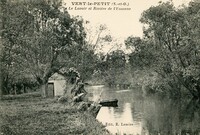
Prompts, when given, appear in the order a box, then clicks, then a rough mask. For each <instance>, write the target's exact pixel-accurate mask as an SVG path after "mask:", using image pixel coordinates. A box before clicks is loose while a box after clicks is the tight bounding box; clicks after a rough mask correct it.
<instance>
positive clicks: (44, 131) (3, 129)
mask: <svg viewBox="0 0 200 135" xmlns="http://www.w3.org/2000/svg"><path fill="white" fill-rule="evenodd" d="M36 95H37V94H35V95H34V96H31V95H26V96H18V97H14V96H10V97H4V99H3V100H2V101H0V134H2V135H78V134H83V135H98V134H99V135H104V134H108V133H107V131H106V130H105V129H104V127H103V125H102V124H100V123H99V122H98V121H97V120H96V119H95V118H94V117H92V116H91V115H90V114H87V113H84V112H79V111H77V109H76V108H75V107H73V106H71V105H70V104H61V103H58V102H57V101H56V100H55V99H42V98H41V97H38V96H36Z"/></svg>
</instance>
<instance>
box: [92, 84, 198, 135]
mask: <svg viewBox="0 0 200 135" xmlns="http://www.w3.org/2000/svg"><path fill="white" fill-rule="evenodd" d="M91 90H92V92H93V93H94V95H93V96H94V97H96V98H97V97H100V98H101V99H109V98H117V99H118V100H119V104H118V105H119V107H117V108H116V107H115V108H114V107H102V108H101V110H100V111H99V114H98V115H97V120H99V121H100V122H102V123H103V124H104V125H105V126H106V128H107V129H108V130H109V131H110V132H111V133H113V134H121V135H123V134H126V135H129V134H131V135H200V102H199V101H197V100H188V99H184V100H169V99H158V98H156V97H147V98H142V96H141V95H140V94H138V93H137V91H136V90H122V91H120V90H115V89H109V88H105V87H98V88H95V89H94V88H92V89H91ZM101 91H103V92H102V93H101ZM100 93H101V96H99V95H98V94H100Z"/></svg>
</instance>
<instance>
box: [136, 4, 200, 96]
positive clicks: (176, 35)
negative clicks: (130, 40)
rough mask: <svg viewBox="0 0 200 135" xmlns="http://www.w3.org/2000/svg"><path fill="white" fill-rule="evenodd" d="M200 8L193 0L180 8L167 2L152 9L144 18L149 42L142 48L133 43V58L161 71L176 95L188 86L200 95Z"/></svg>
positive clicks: (195, 93) (187, 88)
mask: <svg viewBox="0 0 200 135" xmlns="http://www.w3.org/2000/svg"><path fill="white" fill-rule="evenodd" d="M199 7H200V4H199V3H198V2H191V3H190V4H189V6H188V7H183V8H181V9H176V8H175V7H174V6H173V4H172V3H170V2H167V3H160V4H159V5H158V6H155V7H151V8H149V9H148V10H146V11H145V12H144V13H143V14H142V17H141V19H140V21H141V22H142V23H144V24H145V25H147V27H146V29H145V30H144V34H145V38H144V39H143V40H144V41H145V42H141V43H139V45H140V46H139V49H137V48H138V47H137V46H138V44H137V43H136V41H134V43H135V44H133V45H135V46H136V51H135V52H133V53H132V56H133V58H134V60H133V61H139V60H141V61H143V63H145V64H144V65H142V66H148V67H149V68H151V69H153V70H154V71H155V72H157V73H158V74H159V76H160V77H162V80H163V83H162V85H163V86H164V87H165V88H164V89H165V90H166V89H170V93H172V94H175V95H180V94H181V91H182V89H183V88H184V89H186V90H187V91H188V92H189V93H190V94H191V95H192V96H193V97H195V98H199V97H200V89H199V88H200V87H199V86H200V79H199V77H197V76H199V73H200V72H199V69H200V68H199V66H200V63H199V58H200V55H199V34H198V33H199V28H200V27H199V25H198V24H199V9H200V8H199ZM137 50H138V51H137ZM133 58H132V59H133ZM135 58H139V60H135ZM146 62H147V63H146Z"/></svg>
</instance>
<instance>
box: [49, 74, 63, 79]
mask: <svg viewBox="0 0 200 135" xmlns="http://www.w3.org/2000/svg"><path fill="white" fill-rule="evenodd" d="M49 80H65V77H64V76H63V75H61V74H58V73H54V74H53V75H52V76H51V77H50V78H49Z"/></svg>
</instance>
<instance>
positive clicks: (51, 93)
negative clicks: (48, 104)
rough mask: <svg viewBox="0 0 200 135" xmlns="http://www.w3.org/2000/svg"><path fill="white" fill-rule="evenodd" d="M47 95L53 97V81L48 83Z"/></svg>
mask: <svg viewBox="0 0 200 135" xmlns="http://www.w3.org/2000/svg"><path fill="white" fill-rule="evenodd" d="M47 97H54V83H48V90H47Z"/></svg>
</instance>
